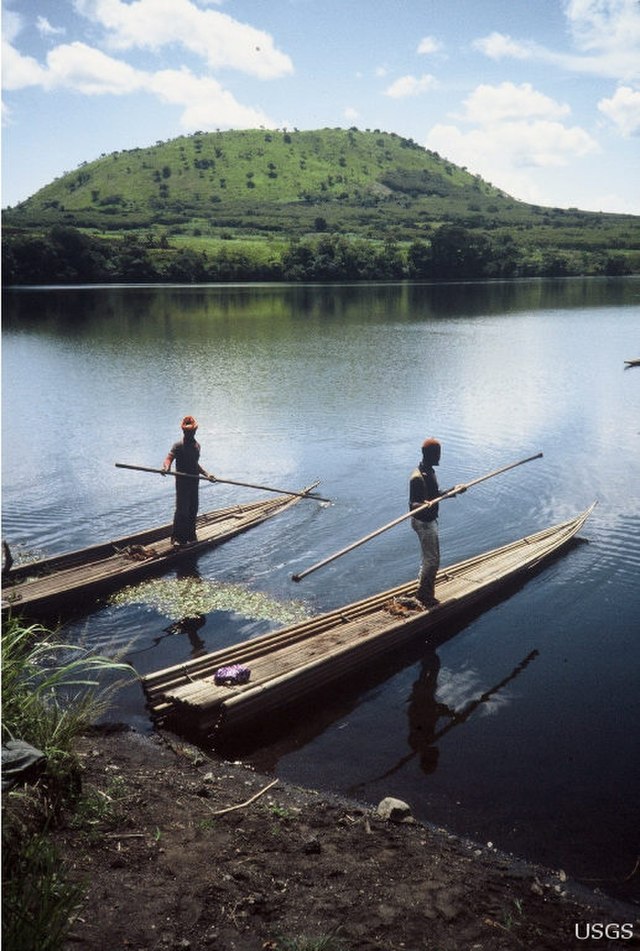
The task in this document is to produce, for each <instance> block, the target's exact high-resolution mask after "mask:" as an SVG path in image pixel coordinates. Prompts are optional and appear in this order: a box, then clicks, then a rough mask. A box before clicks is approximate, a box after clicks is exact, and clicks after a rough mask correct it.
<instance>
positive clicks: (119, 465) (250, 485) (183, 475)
mask: <svg viewBox="0 0 640 951" xmlns="http://www.w3.org/2000/svg"><path fill="white" fill-rule="evenodd" d="M115 465H116V469H135V470H136V471H138V472H156V473H159V474H160V475H170V476H173V477H174V478H176V477H177V478H179V479H200V480H201V481H202V482H220V483H221V484H223V485H240V486H243V487H244V488H245V489H261V490H262V491H263V492H276V493H277V494H278V495H296V496H298V497H299V498H301V499H315V500H316V502H331V499H324V498H323V497H322V496H321V495H315V494H313V493H312V492H290V491H289V489H274V488H273V487H272V486H270V485H256V483H255V482H236V481H235V479H220V478H219V477H218V476H211V478H208V477H207V476H203V475H194V474H192V473H191V472H173V470H171V469H152V468H151V467H150V466H134V465H130V464H129V463H126V462H116V464H115ZM317 484H318V483H317V482H316V485H317Z"/></svg>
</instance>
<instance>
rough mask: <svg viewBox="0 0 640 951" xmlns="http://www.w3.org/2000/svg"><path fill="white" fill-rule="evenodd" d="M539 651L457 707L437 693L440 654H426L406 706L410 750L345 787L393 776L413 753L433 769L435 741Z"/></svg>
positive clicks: (436, 754)
mask: <svg viewBox="0 0 640 951" xmlns="http://www.w3.org/2000/svg"><path fill="white" fill-rule="evenodd" d="M539 653H540V652H539V651H538V650H532V651H530V652H529V653H528V654H527V656H526V657H525V658H524V660H522V661H520V663H519V664H518V665H517V666H516V667H514V668H513V670H512V671H511V673H510V674H508V675H507V676H506V677H504V678H503V679H502V680H500V681H499V682H498V683H497V684H495V685H494V686H493V687H490V688H489V690H484V691H483V692H482V693H481V694H480V696H479V697H477V698H476V699H475V700H470V701H469V702H468V703H466V704H465V705H464V706H463V707H462V708H461V709H460V710H456V709H454V708H452V707H450V706H449V705H448V704H446V703H440V702H439V701H438V699H437V697H436V693H437V690H438V674H439V673H440V658H439V656H438V654H437V653H436V652H435V651H433V652H431V653H429V654H426V655H425V656H424V657H423V658H422V664H421V667H420V676H419V677H418V679H417V680H416V681H415V683H414V684H413V687H412V690H411V697H410V698H409V704H408V709H407V718H408V720H409V736H408V740H409V746H410V747H411V751H410V752H409V753H407V754H406V755H405V756H402V757H400V759H399V760H398V761H397V763H395V764H394V765H393V766H391V767H389V769H386V770H385V771H384V773H381V774H380V775H379V776H375V777H373V778H371V779H364V780H362V782H360V783H358V784H357V785H355V786H351V787H350V788H349V789H348V790H347V791H348V793H349V795H350V796H357V795H358V794H360V793H361V792H362V791H363V790H364V788H365V787H366V786H368V785H369V784H370V783H377V782H379V781H381V780H383V779H388V778H389V776H393V774H394V773H397V772H398V771H399V770H400V769H402V767H403V766H405V765H406V764H407V763H409V762H410V761H411V760H412V759H414V757H416V756H417V757H418V758H419V761H420V768H421V770H422V772H423V773H425V774H429V773H435V771H436V768H437V766H438V757H439V751H438V745H437V744H438V741H439V740H441V739H442V737H444V736H446V734H447V733H450V732H451V730H453V729H454V728H455V727H457V726H461V725H462V724H463V723H466V721H467V720H468V719H469V717H471V716H472V715H473V714H474V713H475V712H476V711H477V710H479V709H480V707H482V706H483V705H484V704H486V703H488V702H489V701H490V700H491V699H492V697H494V696H495V695H496V694H497V693H499V692H500V691H501V690H502V689H503V688H504V687H506V686H507V684H510V683H511V682H512V681H513V680H515V679H516V678H517V677H519V676H520V674H521V673H522V672H523V671H524V670H525V669H526V668H527V667H528V666H529V664H530V663H531V662H532V661H533V660H534V659H535V658H536V657H538V655H539ZM441 720H445V721H447V722H446V723H445V725H444V726H442V727H438V724H439V723H440V721H441Z"/></svg>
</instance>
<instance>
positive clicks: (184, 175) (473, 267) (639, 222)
mask: <svg viewBox="0 0 640 951" xmlns="http://www.w3.org/2000/svg"><path fill="white" fill-rule="evenodd" d="M3 223H4V235H5V238H4V281H5V283H32V282H35V283H39V282H42V281H47V282H51V281H53V282H65V281H68V282H74V281H81V280H89V281H91V280H95V281H103V280H128V281H136V280H192V281H193V280H198V281H201V280H239V279H240V280H241V279H256V278H257V279H286V280H300V279H302V280H305V279H320V280H329V279H334V278H341V279H342V278H347V279H363V278H371V277H382V278H398V277H413V278H416V277H417V278H434V279H437V278H450V277H503V276H518V275H530V274H576V273H577V274H580V273H588V274H598V273H613V274H615V273H634V272H637V271H640V218H638V217H635V216H632V215H628V216H627V215H611V214H599V213H593V212H581V211H579V210H577V209H571V210H563V209H558V208H556V209H553V208H544V207H540V206H535V205H528V204H526V203H524V202H519V201H516V200H515V199H513V198H511V197H510V196H508V195H506V194H505V193H504V192H502V191H500V190H499V189H497V188H494V187H493V186H492V185H490V184H489V183H487V182H485V181H483V180H482V179H481V178H480V177H479V176H477V175H472V174H470V173H469V172H468V171H467V170H466V169H463V168H459V167H458V166H456V165H454V164H452V163H451V162H448V161H447V160H446V159H443V158H441V157H440V156H439V155H437V154H436V153H433V152H429V151H427V150H425V149H423V148H422V147H420V146H419V145H417V144H416V143H415V142H413V141H412V140H409V139H404V138H401V137H399V136H397V135H394V134H390V133H384V132H380V131H378V130H376V131H373V132H371V131H367V132H361V131H358V130H357V129H349V130H342V129H324V130H320V131H311V132H309V131H306V132H301V131H297V130H295V131H286V130H284V131H269V130H265V129H259V130H249V131H241V132H238V131H230V132H214V133H195V134H194V135H192V136H184V137H180V138H177V139H173V140H171V141H168V142H158V143H157V144H156V145H155V146H153V147H149V148H140V149H133V150H129V151H126V152H114V153H112V154H111V155H103V156H101V157H100V158H99V159H97V160H96V161H93V162H87V163H83V164H82V165H81V166H80V167H79V168H78V169H76V170H75V171H73V172H70V173H68V174H65V175H63V176H62V177H61V178H59V179H56V180H55V181H54V182H52V183H51V184H49V185H47V186H46V187H45V188H42V189H41V190H40V191H38V192H37V193H36V194H35V195H33V196H32V197H31V198H29V199H28V200H27V201H25V202H23V203H21V204H20V205H19V206H17V207H15V208H10V209H5V211H4V213H3Z"/></svg>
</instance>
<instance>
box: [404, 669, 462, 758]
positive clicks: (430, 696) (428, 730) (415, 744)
mask: <svg viewBox="0 0 640 951" xmlns="http://www.w3.org/2000/svg"><path fill="white" fill-rule="evenodd" d="M439 673H440V658H439V657H438V655H437V654H436V653H432V654H428V655H427V656H426V657H424V658H423V660H422V669H421V671H420V676H419V677H418V679H417V680H416V682H415V683H414V685H413V690H412V691H411V697H410V699H409V710H408V719H409V746H410V747H411V748H412V750H414V752H416V753H417V754H418V755H419V757H420V766H421V767H422V770H423V771H424V772H425V773H433V772H435V769H436V766H437V765H438V747H437V746H436V745H435V741H436V739H437V725H438V720H439V719H440V718H441V717H448V718H449V719H453V717H454V716H455V712H454V711H453V710H451V709H450V708H449V707H448V706H447V705H446V704H444V703H439V702H438V701H437V700H436V690H437V688H438V674H439Z"/></svg>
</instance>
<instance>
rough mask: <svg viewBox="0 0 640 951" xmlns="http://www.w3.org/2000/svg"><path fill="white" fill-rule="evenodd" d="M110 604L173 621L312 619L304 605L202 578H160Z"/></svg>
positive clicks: (282, 621) (127, 591)
mask: <svg viewBox="0 0 640 951" xmlns="http://www.w3.org/2000/svg"><path fill="white" fill-rule="evenodd" d="M110 603H111V604H113V605H116V606H119V607H123V606H130V605H132V604H141V605H143V606H145V607H147V608H149V609H153V610H156V611H158V613H160V614H164V615H165V616H166V617H168V618H170V619H171V620H172V621H180V620H182V619H183V618H189V617H201V616H202V615H204V614H210V613H211V612H212V611H229V612H232V613H235V614H240V615H242V616H243V617H245V618H249V619H251V620H255V621H275V622H278V623H280V624H295V623H296V622H297V621H304V620H305V619H306V618H307V617H309V616H310V612H309V610H308V609H307V607H306V606H305V605H304V604H302V603H301V602H300V601H277V600H276V599H275V598H271V597H269V596H268V595H266V594H263V593H262V592H260V591H250V590H249V589H248V588H245V587H244V586H243V585H240V584H226V583H222V582H215V581H207V580H204V579H202V578H157V579H154V580H150V581H143V582H142V583H141V584H138V585H130V586H129V587H127V588H123V589H122V590H121V591H118V592H117V593H116V594H114V595H113V596H112V598H111V600H110Z"/></svg>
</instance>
